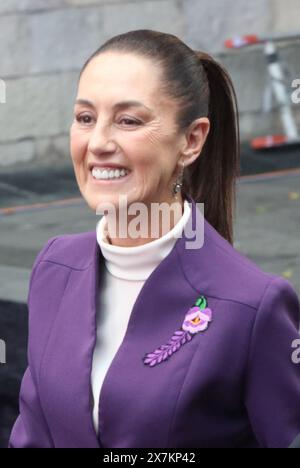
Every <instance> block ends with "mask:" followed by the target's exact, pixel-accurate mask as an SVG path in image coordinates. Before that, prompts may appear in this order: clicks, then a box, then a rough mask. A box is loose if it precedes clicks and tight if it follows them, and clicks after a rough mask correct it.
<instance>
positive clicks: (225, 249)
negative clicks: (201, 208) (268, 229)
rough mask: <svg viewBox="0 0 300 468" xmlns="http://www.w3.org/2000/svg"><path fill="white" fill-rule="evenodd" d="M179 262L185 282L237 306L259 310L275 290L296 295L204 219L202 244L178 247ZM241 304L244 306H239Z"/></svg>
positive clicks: (281, 278)
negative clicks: (190, 248) (192, 246)
mask: <svg viewBox="0 0 300 468" xmlns="http://www.w3.org/2000/svg"><path fill="white" fill-rule="evenodd" d="M180 258H181V264H182V268H183V271H184V274H185V277H186V279H187V280H188V282H189V283H190V284H191V285H192V286H193V287H194V288H197V289H199V287H200V288H201V290H203V291H205V293H206V294H207V295H208V296H210V297H214V298H216V299H218V300H219V301H224V302H227V303H228V302H230V303H231V305H233V304H234V305H235V306H237V308H240V309H241V308H242V309H245V308H247V309H250V310H253V311H255V310H258V309H259V307H260V305H261V304H262V301H263V299H264V300H265V299H266V297H267V296H268V295H269V294H270V293H271V294H272V293H273V292H274V291H275V293H276V292H278V293H279V294H280V292H281V291H282V290H284V291H285V293H288V294H292V295H293V296H294V299H295V296H296V292H295V290H294V288H293V287H292V285H291V284H290V283H289V282H288V281H287V280H286V279H285V278H283V277H281V276H279V275H275V274H272V273H269V272H266V271H264V270H263V269H262V268H261V267H260V266H258V265H257V264H256V263H255V262H254V261H252V260H251V259H250V258H248V257H247V256H246V255H244V254H242V253H241V252H239V251H238V250H237V249H236V248H235V247H234V246H232V245H231V244H230V243H229V242H228V241H227V240H226V239H224V238H223V237H222V236H221V235H220V234H219V233H218V232H217V231H216V230H215V229H214V228H213V227H212V225H211V224H209V223H208V222H207V221H206V220H205V223H204V243H203V246H202V247H200V248H199V249H195V250H188V249H184V248H183V249H181V254H180ZM242 306H243V307H242Z"/></svg>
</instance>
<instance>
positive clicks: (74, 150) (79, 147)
mask: <svg viewBox="0 0 300 468" xmlns="http://www.w3.org/2000/svg"><path fill="white" fill-rule="evenodd" d="M86 146H87V138H86V136H84V135H82V134H81V133H80V132H78V131H76V130H75V129H72V128H71V131H70V152H71V157H72V159H73V161H74V162H75V163H78V162H80V161H81V160H82V159H83V158H84V154H85V151H86Z"/></svg>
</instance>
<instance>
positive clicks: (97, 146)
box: [88, 125, 116, 155]
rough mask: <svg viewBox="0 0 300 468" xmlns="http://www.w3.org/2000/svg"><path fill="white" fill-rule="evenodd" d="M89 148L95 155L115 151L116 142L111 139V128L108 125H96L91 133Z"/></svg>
mask: <svg viewBox="0 0 300 468" xmlns="http://www.w3.org/2000/svg"><path fill="white" fill-rule="evenodd" d="M88 150H89V151H90V152H91V153H93V154H95V155H97V154H102V153H106V152H114V151H115V150H116V144H115V142H114V141H112V140H111V136H110V132H109V128H108V127H107V126H104V125H102V126H100V125H96V126H95V128H94V130H93V131H92V132H91V134H90V138H89V143H88Z"/></svg>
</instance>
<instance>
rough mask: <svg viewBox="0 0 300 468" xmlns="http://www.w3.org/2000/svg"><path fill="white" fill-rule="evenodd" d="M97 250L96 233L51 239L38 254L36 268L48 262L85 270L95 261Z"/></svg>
mask: <svg viewBox="0 0 300 468" xmlns="http://www.w3.org/2000/svg"><path fill="white" fill-rule="evenodd" d="M95 248H96V233H95V231H87V232H83V233H78V234H63V235H59V236H55V237H51V238H49V239H48V241H47V242H46V243H45V244H44V246H43V247H42V249H41V250H40V252H39V253H38V255H37V257H36V260H35V265H34V266H38V264H40V263H41V262H48V263H54V264H57V265H61V266H65V267H68V268H71V269H77V270H83V269H85V268H87V267H89V266H90V264H91V262H92V261H93V256H94V253H95Z"/></svg>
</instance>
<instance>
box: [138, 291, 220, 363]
mask: <svg viewBox="0 0 300 468" xmlns="http://www.w3.org/2000/svg"><path fill="white" fill-rule="evenodd" d="M211 321H212V311H211V310H210V309H209V308H208V307H207V300H206V298H205V297H204V296H199V297H198V299H197V300H196V302H195V304H194V306H193V307H191V308H190V309H189V310H188V312H187V313H186V315H185V318H184V321H183V323H182V325H181V330H177V331H175V333H174V335H173V336H172V338H171V339H170V340H169V341H168V343H167V344H165V345H161V346H160V347H159V348H157V349H156V350H155V351H153V352H152V353H148V354H146V356H145V357H144V358H143V362H144V364H145V365H149V366H150V367H153V366H155V365H157V364H160V363H161V362H163V361H165V360H166V359H168V358H169V357H170V356H171V355H172V354H173V353H175V352H176V351H177V350H178V349H179V348H180V347H181V346H182V345H184V344H185V343H187V342H188V341H191V339H192V338H193V336H195V334H196V333H199V332H202V331H204V330H206V329H207V327H208V324H209V322H211Z"/></svg>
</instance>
